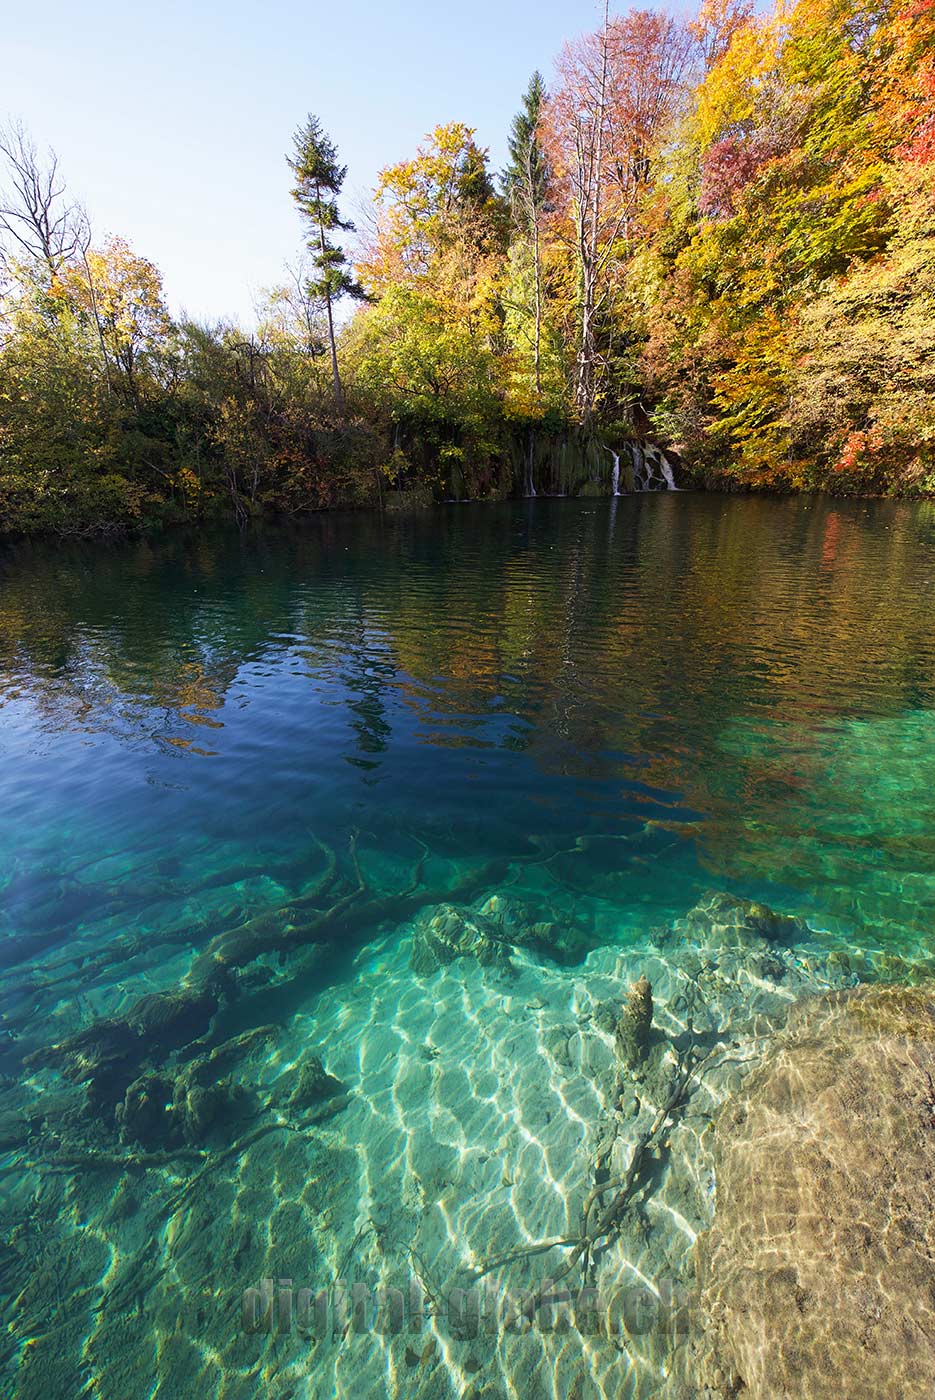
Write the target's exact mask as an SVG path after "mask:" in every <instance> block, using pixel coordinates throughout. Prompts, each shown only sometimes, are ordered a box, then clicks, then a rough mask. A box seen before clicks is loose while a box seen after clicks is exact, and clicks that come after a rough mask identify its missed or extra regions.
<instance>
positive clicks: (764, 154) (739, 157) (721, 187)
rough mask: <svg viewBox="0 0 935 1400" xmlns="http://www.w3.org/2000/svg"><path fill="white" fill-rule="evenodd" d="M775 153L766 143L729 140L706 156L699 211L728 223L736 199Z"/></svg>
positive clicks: (699, 192) (709, 148)
mask: <svg viewBox="0 0 935 1400" xmlns="http://www.w3.org/2000/svg"><path fill="white" fill-rule="evenodd" d="M772 155H773V151H772V150H771V149H770V147H769V145H768V144H767V143H766V142H765V141H758V140H756V139H753V138H751V139H749V140H737V139H736V138H735V137H733V136H727V137H725V139H724V140H723V141H716V142H715V143H714V145H713V146H709V147H708V149H707V151H706V152H705V154H704V159H703V161H702V165H701V187H700V189H699V191H698V208H699V210H700V211H701V213H702V214H704V215H706V216H707V217H708V218H710V219H727V218H729V217H730V216H731V214H733V213H734V212H735V208H736V204H735V199H736V196H737V195H738V194H739V193H740V191H741V190H742V189H744V187H745V186H746V185H748V184H749V183H750V181H751V180H752V179H753V177H754V175H755V174H756V173H757V171H758V170H759V168H760V166H761V165H763V164H764V163H765V162H766V161H768V160H769V159H770V157H771V156H772Z"/></svg>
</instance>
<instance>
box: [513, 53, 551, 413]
mask: <svg viewBox="0 0 935 1400" xmlns="http://www.w3.org/2000/svg"><path fill="white" fill-rule="evenodd" d="M545 101H546V90H545V84H544V83H543V81H542V74H541V73H539V72H535V73H533V75H532V77H531V78H530V80H529V87H528V88H527V89H526V91H525V93H524V94H523V105H522V107H521V108H520V110H519V111H518V112H517V114H516V116H515V117H514V118H513V125H512V127H511V128H510V135H509V138H508V142H507V145H508V148H509V152H510V163H509V165H508V166H507V168H506V170H505V171H504V174H503V186H504V191H505V193H506V195H507V197H508V199H509V201H510V207H511V210H512V214H513V222H514V224H515V226H516V228H517V229H518V230H519V232H520V233H521V234H522V236H523V237H524V238H528V240H529V244H530V247H531V249H532V262H533V315H534V318H535V331H534V337H533V363H534V370H535V383H536V394H537V396H538V395H539V394H541V392H542V377H541V347H542V249H541V246H540V220H541V217H542V214H543V213H544V212H545V209H546V203H547V197H548V186H549V175H550V171H549V162H548V157H547V156H546V153H545V151H544V149H543V147H542V145H541V143H540V140H539V119H540V117H541V115H542V108H543V104H544V103H545Z"/></svg>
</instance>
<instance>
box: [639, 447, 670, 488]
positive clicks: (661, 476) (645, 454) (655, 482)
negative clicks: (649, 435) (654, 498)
mask: <svg viewBox="0 0 935 1400" xmlns="http://www.w3.org/2000/svg"><path fill="white" fill-rule="evenodd" d="M630 456H631V457H632V458H633V489H634V491H677V490H678V487H677V486H676V484H675V477H674V476H673V475H672V468H671V467H670V465H669V459H668V458H667V457H666V455H665V453H664V452H663V451H662V450H661V449H660V448H658V447H656V446H655V444H654V443H651V442H640V441H638V440H634V441H633V442H631V443H630Z"/></svg>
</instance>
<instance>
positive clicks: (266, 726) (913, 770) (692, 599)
mask: <svg viewBox="0 0 935 1400" xmlns="http://www.w3.org/2000/svg"><path fill="white" fill-rule="evenodd" d="M2 566H3V572H2V576H0V579H2V581H0V659H2V671H0V703H2V709H0V798H2V808H0V809H2V811H3V813H4V821H3V824H2V827H0V878H2V880H3V881H4V886H5V888H4V896H3V904H2V913H0V929H2V936H3V942H2V945H0V946H2V953H0V957H2V958H3V960H4V961H7V960H9V959H10V958H12V957H15V956H17V954H18V952H19V951H20V950H21V949H22V948H25V947H31V946H33V944H35V945H36V946H39V945H44V944H50V943H53V942H59V943H68V942H69V941H70V940H72V939H74V938H75V936H76V935H80V936H84V935H85V934H86V933H87V934H88V935H91V936H93V934H94V931H95V930H96V929H97V928H113V927H119V928H120V929H121V930H124V931H126V930H128V929H133V928H135V929H139V930H141V931H143V932H149V931H151V930H152V929H154V928H158V927H159V926H160V925H162V924H172V925H174V924H176V923H177V922H178V921H179V920H181V919H186V918H187V919H189V920H190V922H191V927H192V937H193V940H195V941H197V932H198V931H197V924H198V915H197V912H193V911H192V910H191V909H190V907H189V905H188V903H187V890H188V889H189V888H190V887H191V888H198V887H200V886H202V885H203V884H204V882H205V879H206V877H207V876H208V875H214V876H223V877H224V879H226V880H228V879H229V881H230V883H231V884H232V887H233V888H234V889H235V890H236V898H237V900H238V902H239V903H241V904H242V905H243V907H244V909H248V908H249V909H250V910H251V911H255V910H258V909H260V908H262V906H263V904H264V901H265V899H266V897H267V896H266V894H265V891H264V881H270V880H272V881H281V882H282V883H283V884H284V885H285V886H286V887H287V888H289V887H292V886H294V885H295V883H296V882H297V881H299V882H301V880H302V879H303V878H306V876H307V875H308V873H309V869H310V867H311V868H312V869H313V868H314V865H315V862H317V861H320V859H321V857H320V853H319V852H318V849H317V847H316V846H315V845H314V841H313V838H315V837H317V838H320V839H323V840H325V841H326V842H328V843H329V844H330V845H333V846H334V847H335V848H337V849H341V848H343V847H344V845H345V844H346V840H347V836H348V834H349V832H350V831H351V830H352V829H360V831H361V833H362V836H361V841H362V845H363V846H364V847H365V848H367V849H368V850H369V851H370V852H371V853H372V855H373V856H374V857H376V858H377V859H378V860H380V861H383V862H385V863H386V864H387V866H388V867H392V866H395V865H398V864H400V863H401V864H403V865H405V866H406V867H407V868H408V865H409V863H410V862H411V861H412V859H413V856H414V853H417V851H418V847H417V846H414V845H413V838H416V837H418V838H419V839H421V840H423V841H425V842H427V843H428V844H429V845H430V847H431V848H432V850H433V851H434V852H436V853H437V854H438V855H439V856H440V857H444V858H445V859H448V860H452V861H460V862H474V861H483V860H487V859H490V858H491V857H503V858H505V859H507V860H511V859H514V858H515V859H523V858H526V857H528V856H529V855H530V853H535V852H536V851H549V850H552V849H558V848H560V847H567V846H569V845H571V846H573V845H574V844H575V843H576V842H577V843H578V844H579V850H578V851H577V852H576V854H575V856H574V859H573V860H572V859H569V861H567V862H566V863H565V864H566V867H567V870H566V874H567V880H568V884H569V888H572V887H573V888H574V889H575V891H576V892H580V893H581V894H582V895H587V896H589V897H592V898H593V899H596V900H608V901H610V902H611V904H612V906H613V910H614V917H615V918H616V919H617V920H618V921H619V923H620V925H621V929H625V928H628V927H634V928H639V927H642V926H645V924H646V922H647V921H650V922H659V921H662V920H664V919H665V918H667V917H669V916H671V915H672V914H673V913H676V912H679V911H681V910H682V909H684V907H685V906H686V904H687V903H688V902H691V900H692V899H693V898H694V896H695V895H696V894H697V892H698V891H699V890H701V889H703V888H705V887H707V886H709V885H711V884H712V883H715V884H719V885H721V886H725V885H726V886H727V887H729V888H736V889H737V890H738V891H745V892H750V893H758V894H761V895H763V896H764V897H766V898H767V899H768V900H771V901H772V902H774V903H776V904H778V905H779V906H780V907H791V908H794V909H796V910H798V909H800V908H801V909H803V910H806V911H808V912H809V913H812V914H817V915H818V916H819V917H820V918H821V919H823V920H825V921H829V920H843V921H846V922H847V923H848V924H849V925H850V926H851V928H852V929H853V930H854V931H855V932H859V931H860V930H862V929H863V930H866V931H867V933H868V935H869V934H871V933H872V934H873V935H878V936H885V937H886V938H888V939H889V940H891V941H892V942H893V943H894V944H895V945H897V947H898V946H901V945H903V944H908V945H909V946H914V945H915V943H916V942H917V940H919V939H925V938H926V937H927V936H928V932H929V930H930V929H931V928H932V927H933V924H935V920H933V912H935V614H933V610H932V589H933V579H935V514H933V512H932V510H931V508H930V507H927V506H924V505H921V506H887V505H881V504H858V505H842V504H841V503H835V504H833V505H827V506H825V505H819V504H811V503H808V502H803V501H784V502H777V501H759V500H733V499H725V498H723V497H715V498H705V497H699V496H681V495H679V496H659V497H658V498H653V499H652V500H645V499H635V500H634V499H620V500H618V501H616V502H604V501H601V502H594V503H590V502H589V503H579V502H548V501H537V502H535V503H529V504H526V505H521V506H515V507H511V506H508V507H502V508H499V507H478V508H470V507H466V508H459V509H457V510H453V509H452V510H448V511H442V512H439V513H437V514H433V515H430V516H424V517H419V518H417V519H413V520H406V521H387V522H386V523H380V522H378V521H376V520H375V519H372V518H365V517H359V518H343V519H336V518H333V517H327V518H322V519H315V520H312V521H310V522H308V523H306V524H303V525H302V526H300V527H296V528H295V529H294V530H283V531H267V532H264V533H263V534H262V535H261V536H258V537H256V538H252V537H248V538H245V539H241V538H239V537H237V536H235V535H234V536H225V537H221V538H217V539H203V538H202V539H195V540H189V539H184V538H179V537H173V538H172V539H168V540H162V541H156V542H154V543H149V542H148V543H143V544H131V545H125V546H118V547H115V548H113V549H101V548H99V547H95V546H90V545H88V546H83V545H69V544H63V545H56V546H36V547H28V548H23V549H19V550H10V549H8V550H7V551H6V553H5V554H4V555H3V556H2ZM620 836H628V837H631V838H632V840H631V841H630V842H629V843H627V842H621V841H619V840H613V841H611V840H609V839H608V838H616V837H620ZM563 868H564V867H563ZM272 898H273V899H274V900H275V899H277V898H279V894H278V893H276V894H273V895H272Z"/></svg>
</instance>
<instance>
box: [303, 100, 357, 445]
mask: <svg viewBox="0 0 935 1400" xmlns="http://www.w3.org/2000/svg"><path fill="white" fill-rule="evenodd" d="M287 160H288V162H289V166H290V168H291V170H292V172H293V174H294V175H295V180H296V183H295V187H294V189H293V191H292V197H293V199H294V200H295V202H296V204H297V206H298V208H299V212H300V213H301V215H302V218H303V219H304V220H305V223H306V225H307V227H308V249H309V252H310V254H311V258H312V267H313V269H314V272H313V275H312V276H311V277H310V278H309V280H308V288H307V290H308V293H309V295H310V296H311V297H314V298H316V299H320V300H321V301H322V302H323V303H324V306H325V312H326V315H327V321H328V340H329V342H330V346H331V373H332V379H333V382H334V401H335V406H336V408H337V411H338V415H339V416H340V417H343V416H344V389H343V386H342V384H341V375H340V373H339V370H338V350H337V343H336V340H335V333H334V307H335V304H336V303H337V302H338V301H339V300H340V299H341V297H344V296H351V297H354V298H355V299H357V300H364V298H365V296H366V293H365V292H364V290H363V288H362V287H361V285H360V283H359V282H357V281H356V280H355V279H354V277H353V276H352V275H351V273H350V271H349V269H348V264H347V257H346V255H345V253H344V249H343V248H342V247H341V246H340V245H339V244H338V243H336V242H334V241H333V240H332V238H331V237H329V235H331V234H333V233H334V232H336V231H337V232H340V233H352V232H353V230H354V225H353V224H352V223H351V222H350V221H349V220H347V219H342V218H341V215H340V212H339V210H338V195H339V194H340V193H341V188H342V186H343V184H344V177H345V175H346V174H347V166H346V165H340V164H339V163H338V152H337V148H336V146H335V144H334V142H333V141H332V140H331V138H330V137H329V136H328V134H327V132H326V131H325V130H324V128H323V127H322V125H321V122H320V121H319V120H318V118H317V117H316V116H314V115H313V114H312V113H309V116H308V119H307V121H306V122H305V125H304V126H301V127H299V129H298V131H297V132H296V133H295V137H294V138H293V152H292V155H291V156H287Z"/></svg>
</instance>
